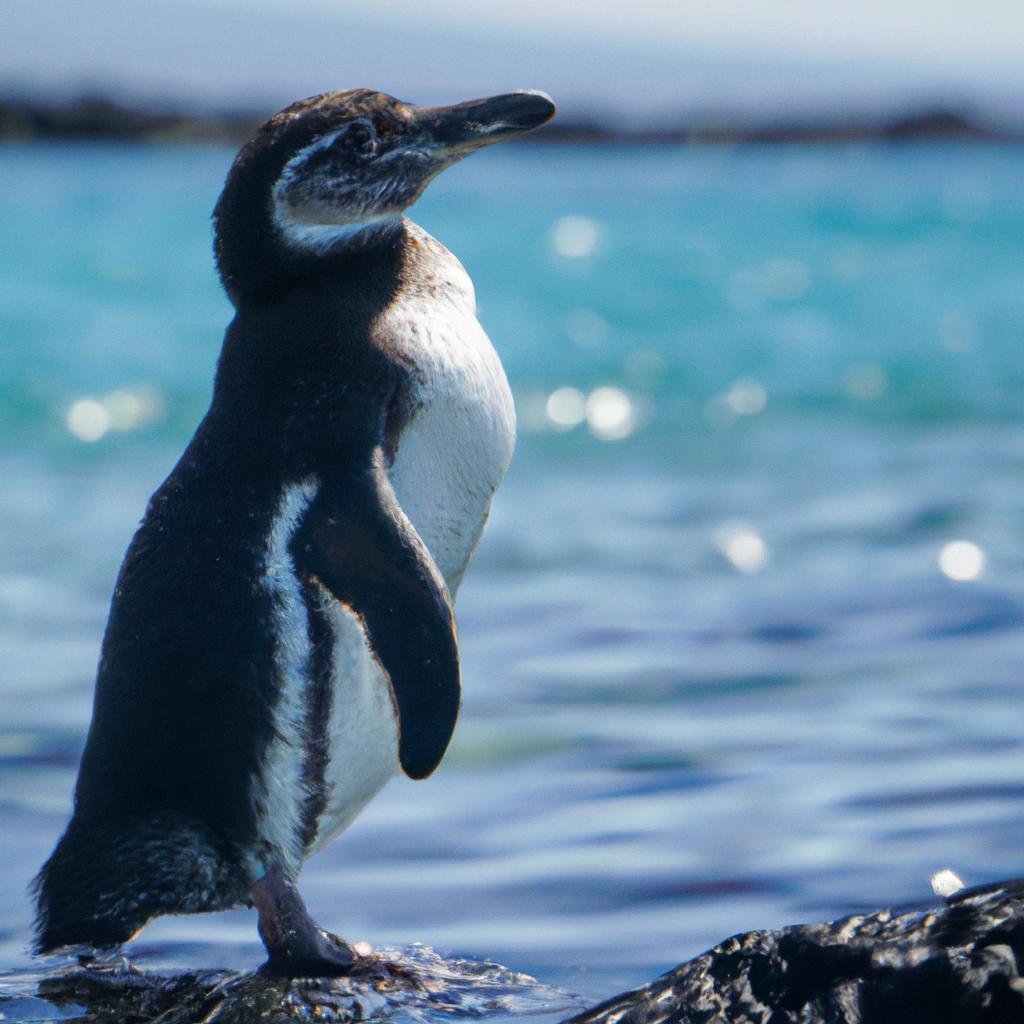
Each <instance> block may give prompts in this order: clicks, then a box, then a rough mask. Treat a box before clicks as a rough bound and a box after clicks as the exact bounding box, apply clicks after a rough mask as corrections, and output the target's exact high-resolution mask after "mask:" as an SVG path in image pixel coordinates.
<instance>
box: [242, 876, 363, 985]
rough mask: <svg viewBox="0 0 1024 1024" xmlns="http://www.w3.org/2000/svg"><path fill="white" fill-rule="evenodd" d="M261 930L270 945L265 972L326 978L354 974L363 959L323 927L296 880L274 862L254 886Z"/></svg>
mask: <svg viewBox="0 0 1024 1024" xmlns="http://www.w3.org/2000/svg"><path fill="white" fill-rule="evenodd" d="M252 899H253V903H255V904H256V908H257V910H258V911H259V915H260V918H259V932H260V938H261V939H263V945H264V946H266V947H267V962H266V963H265V964H264V965H263V966H262V967H261V968H260V971H261V972H262V973H263V974H276V975H283V976H284V977H286V978H324V977H331V978H334V977H338V976H339V975H343V974H351V973H352V972H353V971H355V970H358V969H359V968H360V967H361V966H364V959H363V958H361V957H360V956H359V954H358V953H356V951H355V950H354V949H353V948H352V947H351V946H350V945H349V944H348V943H347V942H345V940H344V939H340V938H339V937H338V936H337V935H332V934H331V933H330V932H327V931H324V930H323V928H321V927H320V926H319V925H318V924H317V923H316V922H315V921H314V920H313V918H312V917H310V916H309V911H308V910H307V909H306V904H305V903H304V902H303V901H302V897H301V896H300V895H299V890H298V888H297V887H296V885H295V883H294V882H293V881H292V880H291V879H290V878H289V877H288V876H287V875H286V874H285V873H284V869H283V868H282V867H281V865H280V864H274V865H273V867H271V868H270V870H268V871H267V873H266V874H265V875H264V876H263V877H262V878H261V879H259V881H257V882H256V884H255V885H254V886H253V887H252Z"/></svg>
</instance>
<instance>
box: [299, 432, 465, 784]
mask: <svg viewBox="0 0 1024 1024" xmlns="http://www.w3.org/2000/svg"><path fill="white" fill-rule="evenodd" d="M292 552H293V556H294V558H295V565H296V568H297V569H298V570H299V572H300V573H303V574H305V575H306V576H308V577H312V578H315V579H317V580H319V581H320V583H321V584H322V585H323V586H324V587H326V588H327V590H329V591H330V592H331V594H332V595H333V596H334V597H335V598H336V599H337V600H338V601H340V602H341V603H342V604H344V605H345V606H346V608H348V609H349V610H350V611H351V612H352V613H354V614H355V615H356V616H357V617H358V618H359V619H360V620H361V621H362V624H363V627H364V629H365V630H366V634H367V637H368V639H369V641H370V646H371V648H372V649H373V653H374V655H375V657H376V659H377V661H378V663H379V664H380V666H381V668H382V669H383V670H384V673H385V675H386V676H387V678H388V683H389V685H390V687H391V694H392V699H393V701H394V703H395V708H396V711H397V716H398V726H399V729H398V733H399V742H398V755H399V760H400V762H401V766H402V771H403V772H405V774H406V775H408V776H409V777H410V778H413V779H423V778H426V777H427V776H428V775H430V773H431V772H433V770H434V769H435V768H436V767H437V766H438V765H439V764H440V763H441V758H442V757H444V752H445V750H446V749H447V747H448V743H449V741H450V740H451V737H452V732H453V731H454V729H455V720H456V719H457V718H458V714H459V699H460V695H461V688H460V685H459V649H458V643H457V639H456V633H455V616H454V613H453V611H452V605H451V600H450V598H449V596H448V589H447V587H446V586H445V582H444V579H443V578H442V576H441V573H440V571H439V570H438V568H437V566H436V564H435V563H434V560H433V558H432V557H431V555H430V552H429V551H428V550H427V547H426V545H425V544H424V543H423V541H422V540H421V539H420V537H419V534H417V533H416V530H415V528H414V527H413V525H412V523H411V522H409V520H408V518H407V517H406V515H405V513H404V512H403V511H402V508H401V506H400V505H399V504H398V499H397V498H396V497H395V494H394V491H393V490H392V489H391V483H390V481H389V480H388V476H387V472H386V471H385V469H384V460H383V455H382V453H381V451H380V450H379V449H378V450H377V451H376V452H375V453H374V455H373V457H372V458H371V459H370V460H369V461H367V462H363V460H360V462H359V463H358V464H355V465H352V466H350V467H348V468H347V469H345V470H343V471H342V472H340V473H334V472H332V475H331V479H330V482H329V483H327V482H325V485H324V487H323V488H322V489H321V491H320V492H319V493H318V495H317V497H316V498H315V499H314V501H313V503H312V505H311V506H310V508H309V510H308V512H307V514H306V516H305V518H304V521H303V524H302V526H301V527H300V529H299V531H298V533H297V534H296V536H295V539H294V541H293V543H292Z"/></svg>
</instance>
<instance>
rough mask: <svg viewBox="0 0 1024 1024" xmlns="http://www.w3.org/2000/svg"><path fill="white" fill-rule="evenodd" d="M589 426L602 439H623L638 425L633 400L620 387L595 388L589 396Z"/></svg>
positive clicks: (587, 412)
mask: <svg viewBox="0 0 1024 1024" xmlns="http://www.w3.org/2000/svg"><path fill="white" fill-rule="evenodd" d="M585 411H586V416H587V426H589V427H590V431H591V433H592V434H593V435H594V436H595V437H598V438H600V439H601V440H602V441H621V440H622V438H624V437H629V435H630V434H632V433H633V429H634V428H635V427H636V413H635V411H634V409H633V402H632V400H631V399H630V397H629V395H627V394H626V392H625V391H622V390H620V389H619V388H613V387H603V388H595V389H594V390H593V391H591V392H590V394H589V395H588V396H587V403H586V410H585Z"/></svg>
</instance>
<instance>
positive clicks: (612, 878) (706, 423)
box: [0, 145, 1024, 1016]
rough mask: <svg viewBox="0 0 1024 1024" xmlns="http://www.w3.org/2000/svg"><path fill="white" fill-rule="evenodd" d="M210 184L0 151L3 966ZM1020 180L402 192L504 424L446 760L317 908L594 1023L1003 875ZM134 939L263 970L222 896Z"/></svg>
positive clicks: (1016, 743) (941, 177)
mask: <svg viewBox="0 0 1024 1024" xmlns="http://www.w3.org/2000/svg"><path fill="white" fill-rule="evenodd" d="M230 157H231V154H230V153H229V152H227V151H224V150H220V149H208V150H202V149H200V150H195V149H187V150H185V149H180V150H179V149H175V148H150V149H147V148H131V147H124V148H121V147H115V146H111V147H105V148H46V147H33V148H7V149H3V150H0V174H2V178H3V180H4V181H5V183H6V185H7V187H6V188H5V189H3V190H2V194H0V242H2V244H0V329H2V336H3V345H2V347H0V368H2V370H0V372H2V379H3V381H4V387H3V394H2V395H0V431H2V437H3V442H2V450H0V473H2V478H3V480H4V487H3V488H2V489H0V524H2V525H0V609H2V612H0V650H2V654H3V665H4V667H5V671H4V673H3V676H2V677H0V779H2V781H0V833H2V834H3V836H4V847H3V849H4V854H3V857H2V858H0V965H3V966H4V967H5V968H7V969H8V970H9V971H24V970H26V969H29V959H28V957H27V954H26V952H25V949H26V945H27V942H28V938H29V933H30V919H31V914H30V907H29V902H28V899H27V896H26V891H25V886H26V883H27V882H28V880H29V879H30V878H31V876H32V875H33V873H34V872H35V870H36V869H37V868H38V866H39V864H40V863H41V862H42V860H43V859H44V858H45V856H46V855H47V854H48V852H49V850H50V849H51V847H52V844H53V842H54V840H55V839H56V837H57V835H58V834H59V832H60V830H61V828H62V827H63V825H64V823H65V820H66V816H67V813H68V808H69V799H70V792H71V788H72V785H73V780H74V773H75V769H76V766H77V759H78V756H79V753H80V751H81V747H82V742H83V739H84V734H85V729H86V727H87V724H88V716H89V708H90V698H91V686H92V679H93V672H94V668H95V660H96V655H97V650H98V645H99V641H100V637H101V632H102V628H103V624H104V621H105V616H106V610H107V604H108V601H109V596H110V591H111V587H112V583H113V578H114V574H115V572H116V569H117V566H118V563H119V560H120V558H121V555H122V553H123V550H124V548H125V545H126V544H127V542H128V539H129V538H130V535H131V532H132V529H133V527H134V524H135V523H136V521H137V519H138V517H139V516H140V514H141V512H142V510H143V507H144V504H145V501H146V498H147V497H148V495H149V493H150V492H151V491H152V489H153V488H154V487H155V486H156V485H157V484H158V483H159V481H160V480H161V479H162V477H163V476H164V475H165V474H166V473H167V471H168V470H169V469H170V467H171V466H172V465H173V462H174V460H175V459H176V457H177V454H178V453H179V452H180V450H181V448H182V446H183V445H184V443H185V441H186V440H187V438H188V436H189V434H190V432H191V430H192V429H193V428H194V426H195V424H196V422H197V421H198V419H199V417H200V416H201V415H202V412H203V410H204V408H205V404H206V402H207V401H208V398H209V390H210V378H211V374H212V368H213V364H214V360H215V357H216V353H217V350H218V347H219V344H220V338H221V334H222V332H223V328H224V326H225V324H226V322H227V320H228V318H229V315H230V314H229V307H228V304H227V301H226V300H225V299H224V297H223V296H222V294H221V293H220V291H219V288H218V285H217V283H216V279H215V276H214V272H213V269H212V264H211V259H210V255H209V242H210V237H209V221H208V215H209V211H210V209H211V208H212V205H213V201H214V199H215V197H216V194H217V191H218V189H219V186H220V183H221V181H222V179H223V175H224V173H225V170H226V167H227V165H228V162H229V160H230ZM1022 179H1024V150H1021V149H1015V148H1009V147H1008V148H998V147H988V148H984V147H978V148H970V147H968V148H955V147H951V146H942V145H937V146H932V147H926V148H892V149H888V148H882V147H879V148H858V147H845V148H828V147H811V148H806V149H804V148H792V149H779V150H772V149H742V148H740V149H727V148H722V149H713V150H673V149H644V150H636V151H629V150H596V149H595V150H587V149H568V148H565V149H563V148H556V147H552V148H543V149H530V148H520V149H514V148H511V147H510V148H507V149H505V150H504V151H501V150H495V151H493V152H488V153H484V154H481V155H480V156H478V157H475V158H474V159H473V160H471V161H467V162H466V163H465V164H464V165H462V166H460V167H459V168H457V169H455V170H453V171H451V172H449V173H448V174H446V175H445V176H443V177H442V178H440V179H439V180H438V181H437V182H436V183H435V184H434V185H433V186H431V190H430V192H429V193H428V194H427V196H425V197H424V199H423V200H422V202H421V204H420V205H419V206H418V207H417V210H416V213H415V218H416V219H417V220H419V221H420V222H421V223H423V224H424V226H425V227H427V228H428V230H430V231H432V232H433V233H435V234H436V235H437V236H438V237H439V238H441V239H442V240H443V241H444V242H445V243H446V244H448V245H449V246H450V247H451V248H452V249H453V251H454V252H455V253H456V254H457V255H459V257H460V258H461V259H462V260H463V262H464V263H465V264H466V266H467V268H468V269H469V271H470V273H471V275H472V276H473V278H474V281H475V282H476V285H477V292H478V298H479V302H480V308H481V317H482V319H483V321H484V323H485V326H486V327H487V329H488V331H489V333H490V335H491V337H492V338H493V340H494V341H495V344H496V346H497V348H498V349H499V351H500V352H501V354H502V358H503V360H504V362H505V365H506V367H507V369H508V373H509V377H510V379H511V381H512V384H513V387H514V390H515V392H516V396H517V403H518V406H519V414H520V420H521V437H520V442H519V447H518V450H517V454H516V457H515V460H514V462H513V466H512V469H511V470H510V473H509V476H508V479H507V481H506V483H505V485H504V487H503V489H502V490H501V492H500V493H499V497H498V501H497V503H496V506H495V510H494V514H493V517H492V521H491V524H490V527H489V529H488V532H487V534H486V537H485V540H484V543H483V546H482V548H481V550H480V554H479V557H478V559H477V561H476V563H475V564H474V566H473V568H472V570H471V571H470V573H469V575H468V577H467V580H466V583H465V584H464V587H463V589H462V591H461V592H460V596H459V607H458V612H459V621H460V635H461V639H462V648H463V658H464V691H465V697H464V706H463V715H462V720H461V722H460V725H459V729H458V731H457V734H456V738H455V742H454V744H453V747H452V749H451V751H450V753H449V756H448V757H447V759H446V761H445V763H444V765H443V766H442V768H441V769H440V770H439V772H438V773H437V774H436V775H435V776H434V777H433V778H432V779H430V780H429V781H428V782H425V783H412V782H409V781H406V780H402V781H396V782H394V783H392V784H391V785H390V786H389V787H388V788H387V789H386V790H385V791H384V792H383V793H382V794H381V796H379V797H378V798H377V800H376V801H375V802H374V803H373V804H371V806H370V807H369V808H368V810H367V811H366V812H365V813H364V814H363V816H362V817H361V818H360V819H359V820H358V821H357V822H356V824H355V825H354V826H353V827H352V828H351V830H350V831H349V832H348V833H347V834H346V835H345V836H344V837H342V838H341V839H340V840H339V841H338V842H336V843H335V844H334V845H333V846H332V847H331V848H330V849H329V850H327V851H325V852H324V853H322V854H321V855H318V856H317V857H316V858H314V859H313V860H312V861H311V862H310V863H309V865H308V867H307V868H306V871H305V873H304V875H303V891H304V893H305V896H306V900H307V902H308V903H309V904H310V905H311V907H312V908H313V910H314V912H315V913H316V914H317V916H318V917H319V919H321V920H322V922H323V923H324V924H326V925H328V926H330V927H332V928H334V929H335V930H338V931H340V932H342V933H343V934H345V935H346V936H347V937H349V938H351V939H353V940H365V941H368V942H371V943H373V944H381V945H396V944H409V943H415V942H424V943H428V944H430V945H432V946H434V947H436V948H438V949H440V950H442V951H444V952H446V953H449V954H453V955H460V956H469V957H478V958H492V959H494V960H497V961H499V962H501V963H505V964H508V965H510V966H511V967H513V968H515V969H516V970H521V971H525V972H528V973H529V974H532V975H535V976H537V977H538V978H539V979H540V980H541V981H543V982H546V983H550V984H553V985H560V986H565V987H567V988H569V989H572V990H575V991H579V992H582V993H584V994H585V995H586V996H588V997H590V998H598V997H603V996H606V995H610V994H612V993H613V992H616V991H618V990H620V989H623V988H625V987H629V986H632V985H636V984H639V983H641V982H642V981H644V980H647V979H648V978H650V977H652V976H653V975H654V974H656V973H658V972H660V971H662V970H664V969H666V968H668V967H670V966H672V965H673V964H675V963H676V962H678V961H680V960H682V959H684V958H686V957H689V956H691V955H693V954H695V953H697V952H699V951H701V950H702V949H703V948H705V947H707V946H709V945H711V944H712V943H714V942H716V941H718V940H719V939H721V938H723V937H724V936H726V935H728V934H730V933H732V932H737V931H740V930H746V929H750V928H755V927H771V926H777V925H781V924H784V923H789V922H793V921H797V920H812V919H821V918H825V917H829V916H836V915H838V914H841V913H844V912H847V911H851V910H854V909H861V908H869V907H874V906H877V905H881V904H884V903H887V902H890V901H895V902H902V901H906V900H913V899H918V898H923V897H925V896H927V894H928V892H929V890H928V876H929V875H930V874H931V873H932V872H933V871H935V870H936V869H938V868H941V867H947V866H948V867H952V868H954V869H956V870H957V871H958V872H959V873H960V874H961V875H962V877H964V879H965V880H967V881H969V882H981V881H984V880H986V879H992V878H997V877H1002V876H1008V875H1011V874H1019V873H1020V870H1021V863H1020V859H1021V858H1020V851H1021V849H1022V847H1024V772H1022V767H1024V746H1022V734H1024V715H1022V713H1021V704H1022V698H1024V682H1022V679H1021V624H1022V620H1024V557H1022V555H1021V528H1022V526H1024V475H1022V473H1021V469H1020V464H1021V459H1022V456H1024V358H1022V355H1021V353H1022V343H1024V193H1022V192H1021V190H1020V181H1021V180H1022ZM565 218H574V219H569V220H566V219H565ZM565 387H570V388H574V389H578V391H579V392H581V393H583V394H585V395H588V396H589V401H588V403H587V405H586V409H585V410H584V412H586V413H588V414H589V419H584V421H583V422H582V423H577V424H576V425H574V426H570V423H572V422H573V421H575V420H576V419H578V417H579V416H580V409H579V408H578V407H579V404H580V395H578V394H576V393H575V392H564V391H563V392H560V394H559V397H558V398H557V399H554V400H551V401H549V397H550V396H551V395H552V393H553V392H556V391H557V390H558V389H560V388H565ZM600 388H610V389H612V390H606V391H597V390H596V389H600ZM112 393H116V394H112ZM82 400H86V404H85V405H81V404H79V405H77V406H76V403H80V402H81V401H82ZM90 400H91V402H92V404H88V403H89V401H90ZM72 409H75V410H76V412H75V413H74V414H73V415H72V416H71V420H70V425H71V426H70V428H69V419H68V417H69V410H72ZM552 416H553V417H554V419H552V418H551V417H552ZM556 427H557V428H558V429H556ZM119 428H124V429H119ZM76 432H77V434H78V435H80V436H76ZM97 432H99V434H101V435H102V436H99V437H98V439H97V440H95V441H86V440H82V439H81V435H84V436H93V435H95V434H96V433H97ZM957 540H966V541H969V542H971V543H972V544H973V545H976V548H954V549H948V550H947V551H946V558H945V567H946V572H947V573H952V574H953V575H965V574H966V575H968V576H971V575H972V573H974V571H975V570H977V569H979V564H978V563H979V558H980V555H983V556H984V565H983V566H982V567H980V572H977V573H975V575H974V577H973V578H970V579H966V580H962V581H957V580H955V579H952V578H950V576H949V575H946V574H944V572H943V570H942V569H941V568H940V563H939V560H940V554H941V553H942V552H943V550H944V549H946V546H947V545H948V544H949V543H950V542H953V541H957ZM135 950H136V954H137V955H138V956H139V957H140V958H141V962H143V963H144V964H146V965H151V966H153V967H154V968H162V969H183V968H185V967H200V966H205V967H223V968H232V969H235V968H244V967H248V966H252V965H254V964H255V963H257V962H258V959H259V954H260V949H259V946H258V942H257V937H256V931H255V922H254V918H253V914H252V913H251V912H249V911H237V912H232V913H228V914H221V915H214V916H210V917H203V918H178V919H164V920H160V921H158V922H155V923H154V924H153V925H151V926H150V927H148V928H147V929H146V930H145V932H143V934H142V936H141V938H140V939H139V940H138V942H137V943H136V944H135ZM17 977H18V978H21V979H22V980H24V979H25V978H26V977H28V976H26V975H18V976H17ZM18 1012H20V1011H18ZM31 1012H33V1011H29V1010H25V1012H24V1014H23V1016H29V1015H30V1014H31Z"/></svg>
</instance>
